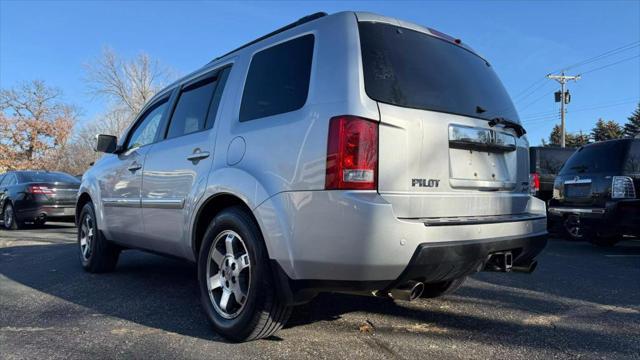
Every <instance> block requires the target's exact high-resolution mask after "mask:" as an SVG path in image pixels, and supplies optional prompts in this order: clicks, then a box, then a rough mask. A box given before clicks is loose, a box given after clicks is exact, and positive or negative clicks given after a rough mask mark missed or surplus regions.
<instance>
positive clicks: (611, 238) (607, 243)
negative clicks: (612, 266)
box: [587, 233, 622, 247]
mask: <svg viewBox="0 0 640 360" xmlns="http://www.w3.org/2000/svg"><path fill="white" fill-rule="evenodd" d="M587 237H588V239H589V242H590V243H592V244H593V245H595V246H599V247H613V246H614V245H615V244H617V243H618V242H619V241H621V240H622V235H619V234H611V235H602V234H598V233H593V234H589V235H588V236H587Z"/></svg>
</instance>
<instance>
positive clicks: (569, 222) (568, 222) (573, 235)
mask: <svg viewBox="0 0 640 360" xmlns="http://www.w3.org/2000/svg"><path fill="white" fill-rule="evenodd" d="M562 233H563V235H564V237H565V238H566V239H567V240H571V241H582V240H584V239H585V235H584V228H583V227H582V226H581V225H580V218H579V217H577V216H575V215H570V216H567V217H566V218H564V219H563V220H562Z"/></svg>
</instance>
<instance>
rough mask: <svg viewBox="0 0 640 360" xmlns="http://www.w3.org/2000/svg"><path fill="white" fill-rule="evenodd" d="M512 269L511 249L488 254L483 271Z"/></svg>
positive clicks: (506, 270)
mask: <svg viewBox="0 0 640 360" xmlns="http://www.w3.org/2000/svg"><path fill="white" fill-rule="evenodd" d="M512 269H513V254H511V251H505V252H497V253H493V254H490V255H489V259H487V263H486V265H485V267H484V271H498V272H509V271H511V270H512Z"/></svg>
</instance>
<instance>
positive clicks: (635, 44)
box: [554, 41, 640, 72]
mask: <svg viewBox="0 0 640 360" xmlns="http://www.w3.org/2000/svg"><path fill="white" fill-rule="evenodd" d="M638 46H640V41H634V42H632V43H629V44H627V45H623V46H620V47H618V48H615V49H613V50H609V51H605V52H604V53H602V54H600V55H596V56H594V57H591V58H588V59H586V60H583V61H579V62H577V63H575V64H572V65H569V66H565V67H564V68H562V69H558V70H556V71H554V72H560V71H562V70H565V71H566V70H569V69H573V68H576V67H579V66H582V65H586V64H590V63H592V62H595V61H599V60H602V59H604V58H607V57H609V56H613V55H616V54H619V53H621V52H625V51H627V50H631V49H633V48H635V47H638Z"/></svg>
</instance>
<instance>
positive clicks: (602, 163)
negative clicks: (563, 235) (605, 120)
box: [549, 139, 640, 246]
mask: <svg viewBox="0 0 640 360" xmlns="http://www.w3.org/2000/svg"><path fill="white" fill-rule="evenodd" d="M639 193H640V139H623V140H610V141H604V142H599V143H595V144H590V145H586V146H584V147H581V148H580V149H578V150H577V151H576V152H575V153H574V154H573V155H572V156H571V157H570V158H569V160H567V162H566V163H565V165H564V166H563V167H562V170H561V171H560V174H559V175H558V176H557V177H556V180H555V183H554V189H553V199H552V200H551V201H550V202H549V216H550V219H551V220H552V221H554V222H560V223H562V224H563V225H564V229H565V230H566V232H567V234H568V235H569V236H571V237H572V238H574V239H580V238H586V239H587V240H589V241H591V242H592V243H594V244H596V245H600V246H613V245H615V243H617V242H618V241H620V240H622V236H623V235H636V236H638V235H640V199H638V197H637V195H638V194H639Z"/></svg>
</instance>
